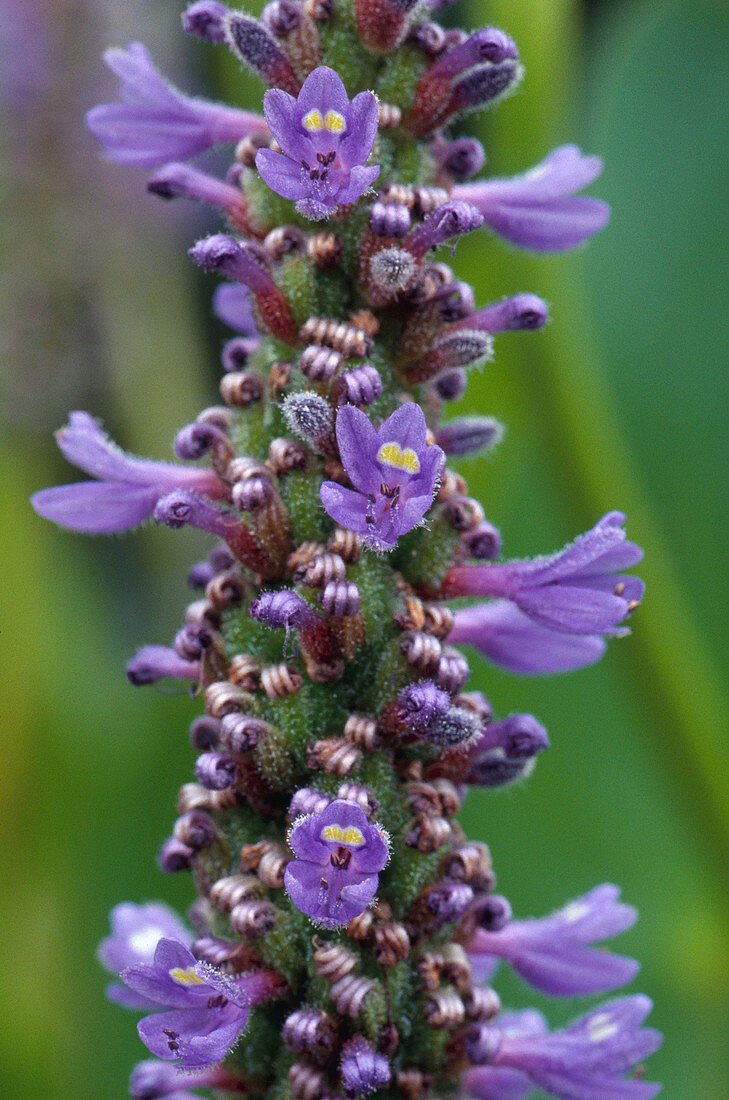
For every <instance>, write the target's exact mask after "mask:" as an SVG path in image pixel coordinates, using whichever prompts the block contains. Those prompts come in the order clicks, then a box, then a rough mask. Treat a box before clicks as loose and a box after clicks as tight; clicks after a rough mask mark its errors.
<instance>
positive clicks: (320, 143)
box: [256, 65, 380, 220]
mask: <svg viewBox="0 0 729 1100" xmlns="http://www.w3.org/2000/svg"><path fill="white" fill-rule="evenodd" d="M263 111H264V114H265V116H266V122H267V123H268V126H269V129H270V131H271V133H272V134H273V136H274V137H275V138H276V141H277V142H278V143H279V145H280V146H281V150H282V151H281V152H280V153H277V152H274V151H273V150H271V149H260V150H259V151H258V153H257V155H256V168H257V169H258V171H259V172H260V173H261V176H262V177H263V179H264V180H265V181H266V183H267V184H268V186H269V187H270V188H271V190H272V191H275V192H276V194H278V195H283V197H284V198H285V199H294V200H295V201H296V209H297V210H298V211H299V213H300V214H303V215H304V217H306V218H312V219H314V220H318V219H321V218H326V217H328V216H329V215H330V214H331V213H332V212H333V211H334V210H335V209H336V207H337V206H339V205H340V204H341V203H349V202H354V201H355V200H356V199H358V198H359V197H360V195H361V194H362V193H363V192H364V191H366V190H367V188H368V187H369V186H370V185H371V184H372V183H374V181H375V180H376V179H377V176H378V175H379V171H380V169H379V167H378V166H377V165H372V166H370V167H367V166H366V162H367V158H368V157H369V155H370V153H371V152H372V146H373V144H374V140H375V134H376V133H377V100H376V99H375V97H374V96H373V95H372V93H371V92H360V93H359V94H358V95H356V96H355V97H354V99H353V100H352V101H351V102H350V100H349V99H348V97H347V92H346V89H345V87H344V84H343V83H342V80H341V77H340V76H339V74H338V73H336V72H334V70H333V69H328V68H327V67H326V66H324V65H322V66H320V68H318V69H315V70H314V71H313V72H312V73H311V74H310V75H309V76H308V77H307V78H306V80H305V81H304V84H303V86H302V88H301V91H300V92H299V95H298V97H297V98H296V99H294V97H293V96H291V95H289V94H288V93H287V92H284V91H281V89H279V88H273V89H271V90H270V91H268V92H266V94H265V96H264V97H263Z"/></svg>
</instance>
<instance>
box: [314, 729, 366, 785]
mask: <svg viewBox="0 0 729 1100" xmlns="http://www.w3.org/2000/svg"><path fill="white" fill-rule="evenodd" d="M361 759H362V752H361V750H360V749H359V748H358V747H357V746H356V745H353V744H352V743H351V742H350V741H347V740H345V739H344V738H342V737H326V738H324V739H322V740H320V741H313V742H312V743H311V744H310V745H309V746H308V748H307V750H306V766H307V767H308V768H311V769H313V770H314V769H315V770H322V771H325V772H327V774H329V775H339V776H345V775H349V773H350V772H351V771H352V770H353V769H354V768H356V767H357V765H358V764H359V762H360V760H361Z"/></svg>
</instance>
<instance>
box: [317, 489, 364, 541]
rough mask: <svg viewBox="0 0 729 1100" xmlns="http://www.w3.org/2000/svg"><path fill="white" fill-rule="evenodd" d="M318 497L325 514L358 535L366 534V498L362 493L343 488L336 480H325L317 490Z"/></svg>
mask: <svg viewBox="0 0 729 1100" xmlns="http://www.w3.org/2000/svg"><path fill="white" fill-rule="evenodd" d="M319 497H320V498H321V502H322V504H323V505H324V509H325V511H326V512H327V514H328V515H329V516H331V518H332V519H333V520H334V522H335V523H338V524H339V526H340V527H346V528H348V530H350V531H356V532H357V533H358V534H360V535H364V534H367V532H368V531H369V526H368V524H367V520H366V519H365V516H366V513H367V498H366V497H364V496H363V495H362V493H355V492H354V491H353V490H352V489H345V488H343V486H341V485H338V484H337V482H336V481H325V482H323V483H322V486H321V489H320V490H319Z"/></svg>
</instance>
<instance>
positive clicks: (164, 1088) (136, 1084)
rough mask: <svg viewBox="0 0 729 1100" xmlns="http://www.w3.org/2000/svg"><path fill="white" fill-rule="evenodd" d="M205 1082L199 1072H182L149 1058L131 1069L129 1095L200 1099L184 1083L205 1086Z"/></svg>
mask: <svg viewBox="0 0 729 1100" xmlns="http://www.w3.org/2000/svg"><path fill="white" fill-rule="evenodd" d="M207 1083H208V1082H207V1081H206V1079H205V1078H204V1077H202V1076H201V1075H200V1074H195V1075H194V1076H192V1075H191V1074H190V1075H188V1074H182V1073H180V1071H179V1070H178V1069H177V1068H176V1067H175V1066H170V1065H168V1064H167V1063H165V1062H158V1061H157V1059H156V1058H149V1059H147V1061H146V1062H140V1063H139V1064H138V1065H136V1066H135V1067H134V1069H133V1070H132V1075H131V1077H130V1078H129V1095H130V1096H131V1097H132V1100H162V1098H163V1097H164V1100H200V1094H199V1093H197V1092H190V1091H189V1090H188V1089H187V1088H186V1087H185V1085H187V1084H189V1085H191V1086H192V1087H193V1088H205V1087H206V1085H207Z"/></svg>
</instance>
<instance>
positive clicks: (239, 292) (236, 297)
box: [212, 283, 260, 339]
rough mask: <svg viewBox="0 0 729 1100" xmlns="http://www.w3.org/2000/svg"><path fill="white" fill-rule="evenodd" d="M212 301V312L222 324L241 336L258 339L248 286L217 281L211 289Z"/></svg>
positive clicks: (258, 334)
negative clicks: (212, 289)
mask: <svg viewBox="0 0 729 1100" xmlns="http://www.w3.org/2000/svg"><path fill="white" fill-rule="evenodd" d="M212 302H213V313H214V314H215V316H216V317H217V318H218V319H219V320H221V321H222V322H223V324H224V325H227V326H228V328H233V329H235V330H236V332H240V333H241V334H242V335H243V336H251V337H256V336H257V337H259V339H260V333H259V332H258V328H257V327H256V319H255V317H254V316H253V307H252V306H251V295H250V292H249V290H248V287H245V286H243V285H242V283H219V284H218V286H216V288H215V290H214V291H213V299H212Z"/></svg>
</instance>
